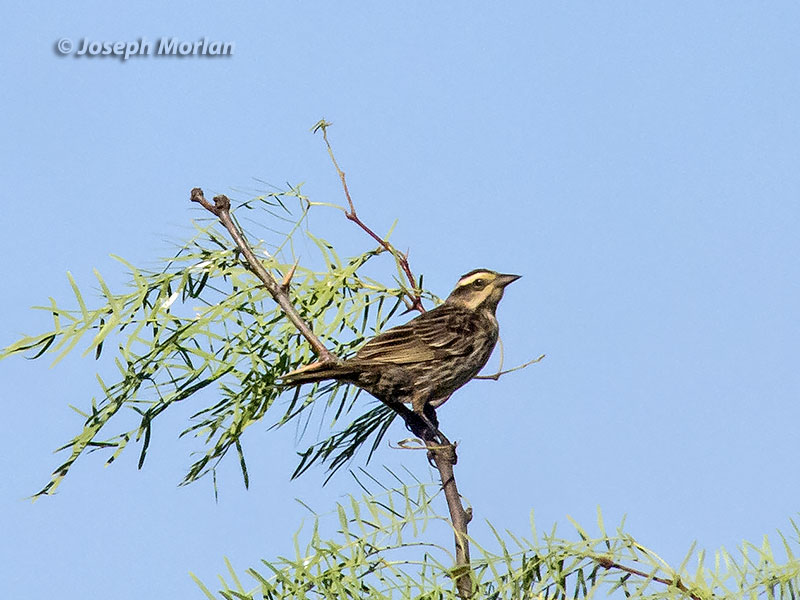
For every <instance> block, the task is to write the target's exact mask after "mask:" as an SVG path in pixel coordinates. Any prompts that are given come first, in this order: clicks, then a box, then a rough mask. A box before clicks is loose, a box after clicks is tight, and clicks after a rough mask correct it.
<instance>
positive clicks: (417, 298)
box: [312, 119, 425, 313]
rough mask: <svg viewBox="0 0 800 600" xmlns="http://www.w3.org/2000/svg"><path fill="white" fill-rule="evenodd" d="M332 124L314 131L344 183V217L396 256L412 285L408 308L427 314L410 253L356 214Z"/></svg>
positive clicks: (323, 121) (325, 124) (319, 125)
mask: <svg viewBox="0 0 800 600" xmlns="http://www.w3.org/2000/svg"><path fill="white" fill-rule="evenodd" d="M329 126H330V123H328V122H327V121H325V120H324V119H323V120H321V121H320V122H319V123H317V124H316V125H315V126H314V128H313V129H312V131H313V132H314V133H316V132H317V131H322V139H323V140H325V146H326V147H327V148H328V156H330V157H331V162H333V168H334V169H336V173H337V174H338V175H339V179H340V180H341V181H342V189H343V190H344V195H345V198H347V206H348V207H349V208H348V210H345V211H344V216H345V217H347V218H348V219H349V220H350V221H352V222H353V223H355V224H356V225H358V226H359V227H360V228H361V229H362V230H363V231H364V232H366V234H367V235H369V236H370V237H371V238H372V239H373V240H375V241H376V242H378V245H380V246H381V248H383V249H384V250H386V251H388V252H390V253H391V254H392V256H394V258H395V260H396V261H397V263H398V264H399V265H400V268H401V269H402V270H403V273H405V276H406V279H408V283H409V284H410V285H411V292H410V293H408V294H406V299H407V300H408V303H407V306H408V309H409V310H417V311H419V312H421V313H424V312H425V307H424V306H422V297H421V295H420V290H419V283H418V282H417V280H416V278H415V277H414V274H413V273H412V272H411V266H410V265H409V264H408V252H405V253H402V252H400V251H399V250H397V248H395V247H394V246H393V245H392V244H391V243H389V241H388V240H385V239H383V238H382V237H381V236H379V235H378V234H377V233H375V232H374V231H373V230H372V229H370V228H369V227H368V226H367V225H366V224H365V223H364V222H363V221H362V220H361V219H359V218H358V214H356V207H355V205H354V204H353V199H352V198H351V196H350V190H349V189H348V188H347V179H346V177H345V174H344V171H342V169H341V167H339V163H338V162H337V160H336V156H335V155H334V154H333V148H332V147H331V144H330V142H329V141H328V127H329Z"/></svg>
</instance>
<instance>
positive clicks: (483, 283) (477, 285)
mask: <svg viewBox="0 0 800 600" xmlns="http://www.w3.org/2000/svg"><path fill="white" fill-rule="evenodd" d="M472 287H474V288H475V289H476V290H481V289H483V288H485V287H486V280H485V279H476V280H475V281H473V282H472Z"/></svg>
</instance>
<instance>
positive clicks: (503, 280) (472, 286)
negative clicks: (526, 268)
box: [445, 269, 521, 314]
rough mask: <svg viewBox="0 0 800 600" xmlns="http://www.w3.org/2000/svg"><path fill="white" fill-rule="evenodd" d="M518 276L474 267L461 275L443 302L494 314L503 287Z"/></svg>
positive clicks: (518, 276)
mask: <svg viewBox="0 0 800 600" xmlns="http://www.w3.org/2000/svg"><path fill="white" fill-rule="evenodd" d="M520 277H521V275H504V274H503V273H497V272H495V271H490V270H489V269H475V270H474V271H470V272H469V273H467V274H466V275H462V276H461V279H459V280H458V283H457V284H456V287H455V289H453V291H452V292H450V295H449V296H448V297H447V300H446V301H445V302H447V303H448V304H455V305H457V306H463V307H464V308H468V309H469V310H487V311H489V312H490V313H491V314H494V312H495V310H497V305H498V303H499V302H500V300H501V299H502V298H503V290H505V287H506V286H507V285H508V284H509V283H513V282H515V281H516V280H517V279H519V278H520Z"/></svg>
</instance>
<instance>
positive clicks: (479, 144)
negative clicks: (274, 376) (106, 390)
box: [0, 2, 800, 600]
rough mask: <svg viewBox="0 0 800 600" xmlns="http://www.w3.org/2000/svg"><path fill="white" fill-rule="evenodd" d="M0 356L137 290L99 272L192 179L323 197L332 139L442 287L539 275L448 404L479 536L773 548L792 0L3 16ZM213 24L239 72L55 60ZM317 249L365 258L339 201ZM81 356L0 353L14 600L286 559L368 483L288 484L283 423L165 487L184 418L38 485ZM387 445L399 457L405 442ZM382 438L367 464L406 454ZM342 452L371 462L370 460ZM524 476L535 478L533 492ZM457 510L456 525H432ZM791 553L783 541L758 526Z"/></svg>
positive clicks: (797, 223)
mask: <svg viewBox="0 0 800 600" xmlns="http://www.w3.org/2000/svg"><path fill="white" fill-rule="evenodd" d="M5 13H6V14H5V18H4V20H3V21H4V23H3V24H2V25H0V30H1V31H2V34H3V35H2V36H0V39H2V44H3V57H4V58H3V63H4V69H3V70H4V81H5V85H4V86H3V90H2V92H0V94H1V95H2V105H3V110H2V116H0V119H2V123H3V126H2V130H3V132H4V133H3V136H2V140H0V159H2V164H3V169H2V180H3V183H4V192H5V198H4V202H3V206H4V211H3V217H2V219H0V235H2V240H3V247H4V249H5V251H4V252H2V253H0V268H2V271H3V274H4V280H5V285H4V286H3V287H4V292H3V294H2V295H0V308H1V309H2V314H3V315H4V317H3V319H2V321H0V343H2V345H6V344H7V343H10V342H12V341H13V340H14V339H16V338H17V337H18V336H19V335H20V334H23V333H34V332H38V331H40V330H42V329H43V328H44V327H46V326H47V325H48V323H47V318H46V315H44V314H41V313H38V312H34V311H31V310H29V307H30V306H32V305H37V304H42V303H44V302H46V299H47V297H48V296H54V297H55V298H57V299H59V300H60V301H62V302H69V299H70V297H71V293H70V289H69V285H68V282H67V279H66V276H65V272H66V271H67V270H70V271H71V272H72V273H73V274H74V276H75V277H76V279H77V281H78V282H79V283H80V284H82V287H84V288H85V289H92V288H93V286H94V285H95V283H94V280H93V276H92V268H94V267H96V268H98V269H99V270H100V271H101V272H102V273H103V274H104V276H105V277H106V278H107V279H108V280H109V281H110V282H111V283H116V284H121V283H122V281H123V274H122V273H121V271H120V269H119V268H118V265H117V263H115V262H114V261H113V260H112V259H110V258H109V254H111V253H114V254H118V255H121V256H124V257H125V258H126V259H128V260H129V261H131V262H133V263H134V264H144V265H153V264H155V261H156V259H158V258H159V257H161V256H164V255H166V254H168V252H169V248H170V243H171V242H173V241H175V240H179V239H181V238H183V237H185V236H186V235H188V233H189V232H190V227H191V225H190V222H191V219H192V218H197V217H200V216H202V213H201V212H200V211H199V209H198V208H197V207H195V206H193V205H190V203H189V202H188V194H189V190H190V189H191V188H192V187H194V186H201V187H203V188H204V189H206V192H207V195H209V196H211V195H212V194H215V193H228V194H230V195H231V196H233V197H235V198H239V199H244V198H246V197H247V195H248V193H249V192H248V191H247V190H258V189H261V190H263V189H264V187H265V186H264V184H261V183H259V182H258V181H257V180H263V181H266V182H269V183H270V184H274V185H278V186H281V185H283V184H284V183H285V182H291V183H298V182H305V186H304V191H305V192H306V193H307V194H308V195H310V196H311V197H312V198H313V199H315V200H320V201H340V200H341V191H340V189H339V187H338V181H337V178H336V174H335V172H334V171H333V169H332V168H331V166H330V164H329V161H328V157H327V155H326V153H325V150H324V147H323V145H322V141H321V139H320V138H319V137H318V136H313V135H312V134H311V133H310V131H309V129H310V128H311V126H312V125H313V124H314V123H315V122H316V121H318V120H319V119H320V118H322V117H325V118H326V119H328V120H330V121H332V122H333V123H334V128H333V129H332V130H331V132H330V133H331V138H332V141H333V143H334V144H335V147H336V151H337V155H338V158H339V160H340V162H341V163H342V166H343V167H344V169H345V170H346V171H347V173H348V180H349V184H350V189H351V191H352V193H353V195H354V198H355V200H356V202H357V204H358V207H359V214H360V216H361V217H362V218H363V219H364V220H365V221H367V222H368V223H370V224H371V225H373V226H374V227H375V229H377V230H379V231H381V230H386V229H388V227H389V226H390V225H391V223H392V222H393V220H394V219H395V218H397V219H399V225H398V227H397V229H396V230H395V232H394V237H393V239H394V240H395V242H396V243H397V244H398V246H400V247H409V248H411V261H412V266H413V268H414V269H415V271H417V272H419V273H424V274H425V281H426V283H427V284H428V285H429V286H430V287H431V288H432V289H433V290H434V291H435V292H437V293H438V294H439V295H445V294H446V293H447V292H448V291H449V289H450V287H451V286H452V285H453V284H454V282H455V281H456V279H457V278H458V276H459V275H460V274H462V273H464V272H466V271H469V270H471V269H473V268H475V267H479V266H481V267H482V266H485V267H490V268H495V269H497V270H501V271H506V272H516V273H521V274H523V275H524V277H523V279H521V280H520V281H519V282H517V283H515V284H514V285H513V286H512V287H510V288H509V290H508V293H507V294H506V298H505V299H504V300H503V303H502V304H501V307H500V311H499V315H498V316H499V320H500V323H501V331H502V336H503V340H504V343H505V353H506V359H507V361H508V362H509V363H516V362H522V361H524V360H527V359H528V358H531V357H534V356H537V355H539V354H542V353H544V354H547V358H546V359H545V360H544V361H543V362H542V363H540V364H538V365H535V366H533V367H531V368H529V369H527V370H525V371H522V372H519V373H515V374H513V375H509V376H507V377H505V378H503V379H501V380H500V381H499V382H497V383H491V382H473V383H472V384H470V385H469V386H467V387H466V388H465V389H463V390H462V391H461V392H459V394H458V395H457V396H456V397H455V398H454V399H452V400H451V401H450V402H449V403H448V404H447V405H446V406H445V407H444V408H443V409H442V410H441V414H440V418H441V420H442V423H443V429H444V430H445V431H446V432H447V433H448V435H449V437H451V438H455V439H458V440H460V441H461V445H460V454H459V456H460V462H459V465H458V467H457V468H458V471H457V475H458V477H459V487H460V488H461V490H462V492H463V493H464V494H465V495H466V496H467V497H468V498H469V499H470V500H471V502H472V504H473V505H474V507H475V515H476V521H475V523H476V525H475V526H474V528H473V532H475V534H476V535H481V532H482V531H484V532H485V528H484V529H481V527H482V526H481V525H480V521H481V520H483V519H489V520H491V521H492V522H493V523H495V524H497V525H498V526H500V527H508V528H510V529H511V530H512V531H515V532H521V533H524V532H525V531H526V529H527V526H528V525H527V524H528V516H529V512H530V510H531V509H534V510H535V514H536V520H537V523H538V525H539V527H540V529H542V530H547V529H549V528H550V527H551V526H552V524H553V523H556V522H557V523H559V524H560V526H563V528H564V532H565V533H566V532H567V531H568V529H569V526H568V520H567V515H569V516H571V517H573V518H575V519H576V520H578V521H579V522H582V523H585V524H586V525H587V527H589V528H591V523H593V521H594V515H595V510H596V507H598V506H599V507H601V508H602V510H603V511H604V513H605V515H606V522H607V523H616V522H618V521H619V519H621V518H622V516H623V515H627V527H628V530H629V531H630V532H631V533H633V534H634V535H635V536H636V537H637V538H638V539H639V541H641V542H642V543H644V544H645V545H647V546H650V547H652V548H654V549H655V550H656V551H658V552H660V554H661V555H662V556H665V557H667V558H668V559H671V560H680V558H681V557H682V556H683V554H684V553H685V552H686V551H687V550H688V548H689V546H690V544H691V543H692V541H694V540H697V542H698V544H699V545H700V546H701V547H704V548H707V549H708V550H711V551H713V550H715V549H717V548H719V547H721V546H725V547H727V548H728V549H732V548H734V547H736V546H737V545H738V544H739V543H740V542H741V541H742V540H751V541H754V542H759V541H760V540H761V537H762V536H763V535H764V534H772V535H774V532H775V530H776V529H784V530H786V529H787V528H788V520H789V518H790V517H797V513H798V510H800V502H799V501H798V498H800V483H798V478H797V477H796V471H797V469H796V467H797V456H798V452H799V451H800V444H799V443H798V437H797V423H798V422H799V420H800V403H798V401H797V399H798V391H800V369H798V368H797V356H798V355H800V341H799V340H800V336H798V335H797V334H798V330H800V318H799V317H798V314H800V311H798V306H800V284H798V281H800V277H798V276H799V275H800V259H799V258H798V257H800V243H799V242H798V230H800V172H798V169H797V165H798V164H800V144H798V140H799V139H800V110H798V106H800V7H798V5H797V4H796V3H793V2H772V3H768V4H764V3H756V2H728V3H725V7H724V10H723V9H722V8H721V6H720V4H719V3H712V2H648V3H629V2H605V3H596V2H571V3H547V4H545V3H538V2H506V3H502V4H501V3H491V4H490V3H470V2H467V3H457V4H456V3H450V2H448V3H436V4H434V3H428V2H403V3H394V4H392V5H389V4H387V3H380V4H378V3H374V4H370V5H367V4H365V3H359V2H340V3H336V5H335V7H334V6H333V4H331V3H323V2H263V3H249V4H247V5H245V4H241V5H235V6H231V5H228V4H226V5H223V4H220V3H210V2H200V3H198V2H172V3H169V5H168V6H166V5H164V3H149V2H147V3H125V4H122V5H116V6H114V8H113V9H112V8H110V7H109V5H108V4H107V3H101V2H73V3H70V4H69V5H68V6H67V5H64V6H63V7H62V6H56V5H52V4H50V3H44V2H30V3H27V4H25V5H24V6H22V5H17V6H13V7H7V8H6V10H5ZM162 36H176V37H179V38H181V39H187V40H192V41H194V40H195V39H198V38H201V37H203V36H207V37H208V38H211V39H216V40H223V41H232V42H234V44H235V51H234V55H233V56H231V57H228V58H217V59H212V58H208V57H186V58H175V57H156V56H146V57H135V58H131V59H130V60H128V61H126V62H122V61H120V60H119V59H116V58H113V57H97V58H92V59H89V58H86V57H84V58H74V57H72V56H68V57H63V56H58V55H57V54H56V52H55V51H54V44H55V42H56V41H57V40H59V39H61V38H64V37H67V38H71V39H72V40H74V41H75V42H76V43H77V42H78V40H80V39H82V38H88V39H91V40H102V41H112V42H113V41H118V40H121V41H127V40H134V39H138V38H141V37H144V38H148V39H151V40H157V39H159V38H160V37H162ZM312 225H313V226H314V227H315V229H316V230H321V231H325V232H327V237H330V238H333V239H339V240H341V243H342V244H343V246H344V247H345V248H346V249H347V250H349V251H352V252H361V251H363V250H364V249H366V248H368V247H369V245H368V242H367V240H366V239H364V238H360V237H359V236H358V234H357V232H355V231H354V230H353V229H352V226H351V225H350V224H348V223H346V222H344V220H343V219H341V217H340V215H337V214H334V213H331V214H330V215H329V214H327V213H326V214H323V215H321V216H319V217H314V220H313V221H312ZM95 368H96V365H95V364H94V362H93V361H92V360H91V359H90V358H86V359H80V358H78V357H75V358H70V359H68V360H65V361H64V362H63V363H62V364H60V365H59V366H57V367H56V368H54V369H48V368H47V365H46V364H45V363H39V362H36V361H26V360H21V359H12V360H7V361H3V362H2V363H0V398H2V406H3V413H4V418H3V419H2V425H0V432H1V433H2V435H0V444H2V448H1V449H0V468H2V471H3V473H4V474H5V477H4V478H3V480H4V484H3V486H2V493H0V503H1V508H0V530H2V531H3V532H4V533H3V538H4V543H3V544H2V546H0V574H1V575H2V576H1V577H0V580H1V581H2V582H3V583H2V585H3V590H4V594H5V595H6V596H7V597H9V598H45V597H53V596H54V595H58V597H59V598H61V599H62V600H69V599H71V598H85V597H102V595H107V596H109V597H114V598H118V599H125V598H142V597H166V596H167V595H168V594H174V595H176V596H179V597H200V596H199V592H198V591H197V588H196V587H195V586H194V584H193V583H192V582H191V580H190V578H189V577H188V575H187V573H188V571H190V570H191V571H193V572H194V573H196V574H197V575H198V576H200V577H201V578H202V579H204V580H205V581H206V582H208V583H209V584H211V585H212V587H213V583H214V577H215V574H216V573H219V572H222V571H223V570H224V564H223V556H228V557H230V558H231V560H232V561H233V563H234V565H236V566H237V567H239V568H242V569H243V568H244V567H247V566H250V565H253V564H255V563H257V561H258V560H259V559H260V558H261V557H266V558H269V557H274V556H275V555H276V554H278V553H280V552H282V551H284V550H286V549H287V548H289V543H290V536H291V534H292V533H293V532H294V531H295V529H296V526H297V524H298V523H299V521H300V519H301V516H302V515H303V514H304V511H303V509H302V508H301V507H300V506H299V505H298V504H296V503H295V502H294V501H293V499H294V498H295V497H297V498H301V499H303V500H304V501H307V502H310V503H311V504H313V505H314V507H315V508H317V509H319V510H321V511H324V510H326V509H328V508H330V507H332V506H333V503H334V502H335V501H336V500H337V499H338V498H340V497H341V496H342V494H345V493H348V492H355V491H357V489H356V488H355V485H354V484H353V482H352V480H351V479H350V478H349V477H348V476H339V477H337V478H335V479H334V480H333V481H332V483H331V484H329V485H328V486H327V487H325V488H321V484H322V481H323V479H324V473H323V472H322V471H321V470H316V471H312V472H310V473H309V474H307V475H306V476H305V477H303V478H302V479H301V480H299V481H296V482H291V481H289V476H290V474H291V471H292V470H293V468H294V465H295V454H294V453H295V450H297V449H300V446H298V445H296V444H295V440H294V438H293V435H292V432H289V431H286V432H281V433H278V434H277V435H276V434H274V433H273V432H268V431H267V426H268V425H269V424H271V423H265V424H264V426H263V427H258V426H255V427H252V428H251V430H250V432H249V434H248V435H247V436H246V438H245V450H246V452H247V453H248V457H249V466H250V474H251V480H252V485H251V489H250V490H249V491H245V490H244V489H243V487H242V485H241V480H240V478H239V477H238V475H237V473H236V464H235V462H236V461H235V460H231V461H229V462H228V464H226V465H225V466H224V467H223V469H222V471H221V473H220V491H221V496H220V500H219V502H218V503H215V502H214V497H213V493H212V489H211V486H210V481H205V482H201V483H199V484H195V485H193V486H190V487H185V488H177V487H176V484H177V482H178V481H179V480H180V478H181V477H182V475H183V473H184V470H185V469H186V468H187V467H188V465H189V464H190V458H189V452H191V451H192V450H193V449H196V448H194V447H193V446H192V444H191V443H190V442H186V441H176V439H175V438H176V434H177V432H178V431H179V430H180V426H181V424H182V419H185V417H186V416H187V415H188V414H189V413H190V412H192V411H191V408H192V407H187V409H186V412H185V413H184V414H175V415H167V416H166V417H165V418H164V420H163V421H164V423H163V425H161V426H160V428H157V429H156V431H155V432H154V434H155V435H154V440H153V443H152V447H151V451H150V457H149V460H148V464H147V465H146V467H145V469H144V470H142V471H137V470H136V458H137V454H136V452H131V455H130V456H127V457H124V458H123V459H120V460H119V461H118V462H117V463H115V464H114V466H113V467H109V468H103V467H102V459H101V458H100V457H91V458H90V459H88V460H84V461H82V463H80V464H79V465H78V466H77V467H76V468H75V470H74V472H73V473H72V474H71V476H70V477H69V478H68V479H67V480H66V481H65V483H64V484H63V485H62V487H61V488H60V491H59V493H58V495H57V496H55V497H53V498H45V499H43V500H41V501H38V502H36V503H35V504H31V503H30V502H28V501H26V500H25V498H26V496H28V495H30V494H31V493H33V492H35V491H36V490H37V489H39V487H40V486H41V485H42V484H43V483H44V482H45V481H46V478H47V476H48V474H49V473H50V471H51V470H52V469H53V468H54V467H55V466H56V465H57V464H58V457H54V456H53V455H52V450H53V449H54V448H56V447H57V446H58V445H60V444H62V443H63V442H65V441H66V440H67V439H69V438H70V437H71V436H72V435H74V433H75V432H76V431H77V428H78V427H79V426H80V420H79V419H78V417H77V416H76V415H75V414H74V413H73V412H72V411H71V410H70V409H69V408H68V405H70V404H73V405H76V406H86V405H87V403H88V401H89V399H90V398H91V396H92V395H94V394H96V393H97V389H96V383H95V379H94V371H95ZM391 436H392V439H400V438H401V437H405V432H404V431H403V430H402V428H401V427H399V426H398V427H397V429H396V430H394V431H393V432H392V434H391ZM408 454H409V453H404V452H399V451H395V450H392V449H390V448H388V447H384V448H383V449H382V450H381V451H380V453H379V455H378V456H377V458H376V461H375V463H374V464H375V468H376V469H377V468H378V466H379V465H381V464H386V465H389V466H391V467H392V468H399V467H400V466H401V465H406V466H408V468H409V469H411V470H412V471H414V472H415V473H416V474H418V475H419V476H420V477H423V478H427V477H430V476H431V475H430V472H429V470H428V468H427V466H426V464H425V460H424V458H422V457H421V456H415V455H412V456H409V455H408ZM357 464H358V463H357ZM520 468H521V472H520ZM442 508H444V507H442ZM776 541H777V540H776Z"/></svg>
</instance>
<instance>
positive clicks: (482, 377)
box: [473, 354, 546, 381]
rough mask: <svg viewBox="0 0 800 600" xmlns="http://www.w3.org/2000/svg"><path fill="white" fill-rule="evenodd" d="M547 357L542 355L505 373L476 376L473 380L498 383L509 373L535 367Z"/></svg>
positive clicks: (498, 372)
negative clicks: (487, 380) (486, 380)
mask: <svg viewBox="0 0 800 600" xmlns="http://www.w3.org/2000/svg"><path fill="white" fill-rule="evenodd" d="M545 356H546V355H545V354H542V355H541V356H537V357H536V358H534V359H532V360H529V361H528V362H526V363H522V364H521V365H517V366H516V367H512V368H510V369H506V370H505V371H497V372H496V373H492V374H491V375H476V376H475V377H473V379H491V380H493V381H497V380H498V379H500V377H502V376H503V375H506V374H508V373H513V372H514V371H519V370H520V369H524V368H525V367H530V366H531V365H535V364H536V363H538V362H539V361H541V360H543V359H544V357H545Z"/></svg>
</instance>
